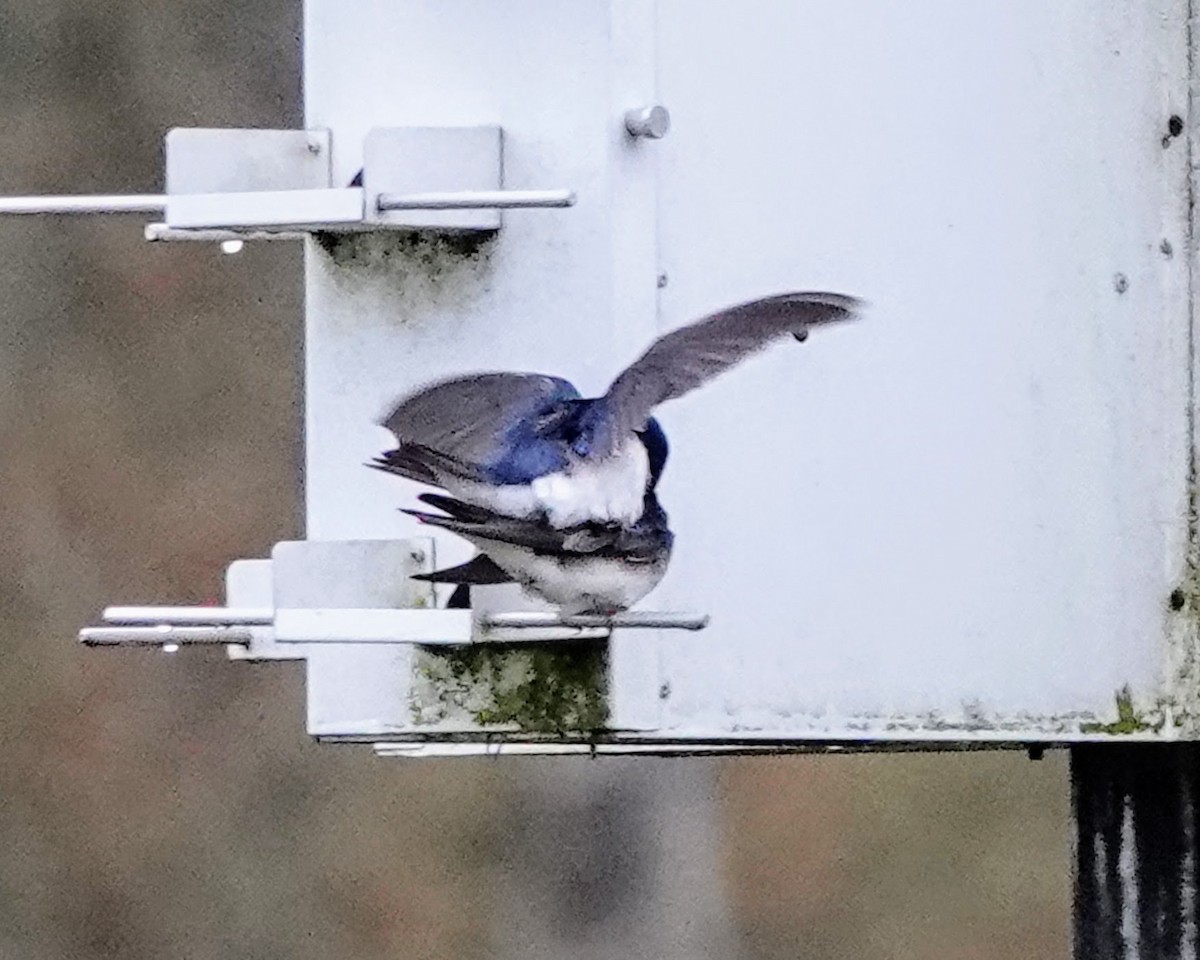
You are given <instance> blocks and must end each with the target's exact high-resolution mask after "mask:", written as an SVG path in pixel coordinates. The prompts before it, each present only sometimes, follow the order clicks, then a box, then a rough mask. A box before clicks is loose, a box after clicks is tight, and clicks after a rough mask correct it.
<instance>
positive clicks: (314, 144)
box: [308, 140, 321, 156]
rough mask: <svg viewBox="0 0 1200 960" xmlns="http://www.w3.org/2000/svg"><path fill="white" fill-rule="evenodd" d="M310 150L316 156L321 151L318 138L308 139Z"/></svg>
mask: <svg viewBox="0 0 1200 960" xmlns="http://www.w3.org/2000/svg"><path fill="white" fill-rule="evenodd" d="M308 152H309V153H311V154H313V155H314V156H315V155H316V154H318V153H320V152H321V144H320V143H319V142H318V141H316V140H309V141H308Z"/></svg>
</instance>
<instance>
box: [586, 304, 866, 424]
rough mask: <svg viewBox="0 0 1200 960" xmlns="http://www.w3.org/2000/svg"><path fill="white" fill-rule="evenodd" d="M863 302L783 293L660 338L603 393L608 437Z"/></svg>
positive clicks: (852, 312)
mask: <svg viewBox="0 0 1200 960" xmlns="http://www.w3.org/2000/svg"><path fill="white" fill-rule="evenodd" d="M861 307H862V301H860V300H858V299H857V298H855V297H851V296H847V295H846V294H841V293H819V292H814V293H781V294H779V295H777V296H774V297H766V298H765V299H762V300H751V301H750V302H748V303H741V304H738V305H737V306H733V307H727V308H726V309H724V310H720V311H718V312H717V313H714V314H712V315H710V316H707V317H705V318H703V319H702V320H698V321H697V322H695V323H693V324H689V325H688V326H686V327H681V328H680V329H678V330H674V331H672V332H671V333H668V334H666V335H664V336H662V337H659V338H658V339H657V340H656V341H654V343H653V344H652V345H651V346H650V349H649V350H647V351H646V352H645V353H644V354H642V356H641V357H640V358H639V359H638V360H636V361H635V362H634V363H633V364H631V365H630V366H629V367H627V368H626V369H625V370H624V372H622V373H621V375H620V376H618V377H617V379H616V380H614V381H613V382H612V385H611V386H610V387H609V388H608V393H607V394H606V396H605V406H606V408H607V409H606V414H607V416H608V417H609V418H610V420H609V422H610V424H611V429H612V433H611V434H610V435H609V436H610V438H611V440H612V441H614V442H615V441H616V440H617V439H618V438H620V437H624V436H626V435H628V433H629V431H630V430H640V429H642V428H643V427H644V425H645V423H646V420H647V418H648V417H649V416H650V413H651V411H652V410H653V409H654V408H655V407H656V406H658V405H659V404H660V403H664V402H666V401H667V400H673V399H675V398H676V397H681V396H683V395H684V394H685V393H688V392H689V391H691V390H695V389H696V388H697V387H699V386H701V385H702V384H704V383H706V382H707V381H709V380H711V379H712V378H713V377H715V376H717V375H718V374H721V373H724V372H725V371H726V370H728V369H729V368H730V367H732V366H734V365H736V364H737V363H739V362H741V361H742V360H744V359H745V358H746V357H748V356H750V355H751V354H753V353H756V352H757V351H759V350H761V349H762V348H763V347H765V346H767V345H768V344H769V343H771V342H772V341H773V340H777V339H779V338H781V337H783V336H786V335H787V334H792V335H793V336H795V337H796V338H797V339H799V340H803V339H804V338H805V337H806V336H807V335H808V331H809V328H810V327H818V326H824V325H826V324H830V323H839V322H841V321H844V320H851V319H854V318H855V317H856V316H857V313H858V311H859V310H860V309H861Z"/></svg>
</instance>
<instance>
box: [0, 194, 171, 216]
mask: <svg viewBox="0 0 1200 960" xmlns="http://www.w3.org/2000/svg"><path fill="white" fill-rule="evenodd" d="M166 208H167V198H166V196H164V195H163V194H158V193H131V194H111V195H103V194H100V195H78V196H58V197H0V214H6V213H7V214H35V213H43V214H44V213H162V212H163V211H165V210H166Z"/></svg>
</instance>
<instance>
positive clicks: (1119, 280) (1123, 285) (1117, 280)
mask: <svg viewBox="0 0 1200 960" xmlns="http://www.w3.org/2000/svg"><path fill="white" fill-rule="evenodd" d="M1113 289H1114V290H1116V291H1117V293H1124V292H1125V291H1126V290H1128V289H1129V278H1128V277H1127V276H1125V274H1123V273H1118V274H1117V275H1116V276H1115V277H1113Z"/></svg>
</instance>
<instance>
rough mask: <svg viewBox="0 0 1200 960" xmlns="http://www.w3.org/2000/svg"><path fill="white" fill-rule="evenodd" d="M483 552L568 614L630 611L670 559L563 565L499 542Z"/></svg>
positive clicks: (586, 561) (485, 545)
mask: <svg viewBox="0 0 1200 960" xmlns="http://www.w3.org/2000/svg"><path fill="white" fill-rule="evenodd" d="M480 546H482V547H483V548H484V549H485V550H486V551H487V555H488V556H489V557H491V558H492V560H494V561H495V562H496V564H497V565H498V566H500V567H501V568H502V569H503V570H504V571H505V572H506V573H508V574H509V575H510V576H512V577H513V578H514V579H515V580H516V581H517V582H518V583H520V584H521V585H522V586H523V587H525V588H526V589H527V590H529V591H530V592H531V593H533V594H536V595H537V596H539V597H542V598H543V599H545V600H549V601H550V602H551V603H553V604H555V605H556V606H558V607H561V608H562V611H563V613H568V614H569V613H594V612H604V613H610V612H617V611H619V610H627V609H628V608H629V607H631V606H633V605H634V604H635V603H637V602H638V601H639V600H641V599H642V597H644V596H645V595H646V594H648V593H649V592H650V591H651V590H653V589H654V588H655V587H656V586H658V582H659V581H660V580H661V579H662V578H663V574H664V573H666V568H667V564H666V561H665V559H664V560H663V561H662V562H659V563H626V562H624V561H622V560H618V559H613V558H600V557H590V558H587V559H579V560H572V561H571V562H569V563H564V562H562V561H560V560H558V559H556V558H553V557H546V556H538V555H536V554H533V553H530V552H529V551H527V550H521V549H519V548H516V547H513V546H511V545H509V544H504V543H497V542H496V541H486V542H484V543H481V544H480Z"/></svg>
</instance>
